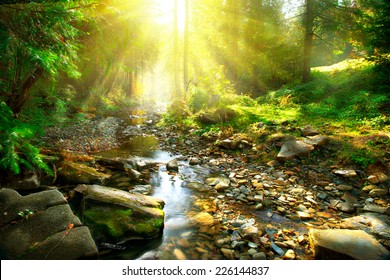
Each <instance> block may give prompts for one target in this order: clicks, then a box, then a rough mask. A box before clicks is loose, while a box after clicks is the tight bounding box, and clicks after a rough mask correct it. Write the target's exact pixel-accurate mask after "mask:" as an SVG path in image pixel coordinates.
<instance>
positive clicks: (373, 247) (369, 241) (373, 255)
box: [309, 229, 390, 260]
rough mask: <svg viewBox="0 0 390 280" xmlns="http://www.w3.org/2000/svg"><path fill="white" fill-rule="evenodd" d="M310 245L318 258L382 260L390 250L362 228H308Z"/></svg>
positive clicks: (389, 255) (389, 253)
mask: <svg viewBox="0 0 390 280" xmlns="http://www.w3.org/2000/svg"><path fill="white" fill-rule="evenodd" d="M309 238H310V245H311V247H312V249H313V251H314V255H315V257H316V258H319V259H343V258H344V259H345V258H347V259H348V258H350V259H356V260H384V259H388V258H389V257H390V252H389V251H388V250H387V249H386V248H385V247H383V246H382V245H381V244H380V243H379V242H378V241H377V240H376V239H375V238H374V237H373V236H372V235H370V234H368V233H366V232H365V231H363V230H349V229H327V230H319V229H310V230H309Z"/></svg>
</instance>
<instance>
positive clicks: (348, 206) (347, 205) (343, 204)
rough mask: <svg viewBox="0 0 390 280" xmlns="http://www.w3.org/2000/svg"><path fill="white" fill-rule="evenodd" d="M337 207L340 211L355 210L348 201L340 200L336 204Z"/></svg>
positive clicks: (351, 211) (348, 211) (349, 211)
mask: <svg viewBox="0 0 390 280" xmlns="http://www.w3.org/2000/svg"><path fill="white" fill-rule="evenodd" d="M337 209H339V210H340V211H342V212H345V213H353V212H355V208H354V207H353V205H352V204H351V203H349V202H340V203H339V204H337Z"/></svg>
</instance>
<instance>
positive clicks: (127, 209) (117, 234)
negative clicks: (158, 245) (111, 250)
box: [75, 185, 165, 243]
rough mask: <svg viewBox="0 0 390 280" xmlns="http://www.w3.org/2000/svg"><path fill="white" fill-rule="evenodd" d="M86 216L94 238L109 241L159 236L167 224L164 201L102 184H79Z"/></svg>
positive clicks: (84, 215)
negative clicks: (165, 221)
mask: <svg viewBox="0 0 390 280" xmlns="http://www.w3.org/2000/svg"><path fill="white" fill-rule="evenodd" d="M75 190H76V192H78V193H81V194H83V205H82V210H83V212H82V213H80V215H82V217H83V219H84V221H85V225H87V226H88V227H89V228H90V230H91V233H92V235H93V237H94V238H95V239H99V240H105V241H109V242H116V243H117V242H124V241H128V240H131V239H149V238H157V237H159V236H160V235H161V233H162V230H163V227H164V211H163V207H164V204H165V203H164V201H162V200H161V199H158V198H153V197H150V196H146V195H142V194H134V193H129V192H126V191H121V190H118V189H114V188H109V187H103V186H99V185H79V186H78V187H77V188H76V189H75Z"/></svg>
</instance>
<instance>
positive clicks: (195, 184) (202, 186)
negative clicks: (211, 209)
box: [183, 182, 212, 192]
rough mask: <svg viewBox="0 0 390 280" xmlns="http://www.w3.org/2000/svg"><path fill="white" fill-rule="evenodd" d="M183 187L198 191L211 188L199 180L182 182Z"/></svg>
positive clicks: (207, 190)
mask: <svg viewBox="0 0 390 280" xmlns="http://www.w3.org/2000/svg"><path fill="white" fill-rule="evenodd" d="M183 187H184V188H189V189H191V190H196V191H198V192H209V191H210V190H212V188H211V187H209V186H207V185H205V184H202V183H199V182H189V183H186V184H184V185H183Z"/></svg>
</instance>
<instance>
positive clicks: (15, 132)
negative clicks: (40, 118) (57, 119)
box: [0, 102, 52, 174]
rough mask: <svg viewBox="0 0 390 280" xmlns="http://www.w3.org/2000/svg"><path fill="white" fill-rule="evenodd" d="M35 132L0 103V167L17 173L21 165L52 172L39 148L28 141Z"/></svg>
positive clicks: (32, 127)
mask: <svg viewBox="0 0 390 280" xmlns="http://www.w3.org/2000/svg"><path fill="white" fill-rule="evenodd" d="M35 133H36V129H35V127H34V126H32V125H29V124H26V123H24V122H23V121H21V120H19V119H15V118H14V117H13V116H12V111H11V109H10V108H9V107H8V106H7V105H6V104H5V103H4V102H2V103H0V169H3V170H7V171H10V172H12V173H14V174H19V173H20V172H21V166H24V167H26V168H28V169H33V168H34V167H38V168H40V169H42V170H44V171H45V172H46V173H48V174H51V173H52V172H51V170H50V168H49V167H48V166H47V165H46V164H45V163H44V162H43V160H42V157H41V155H40V153H39V149H38V148H36V147H34V146H33V145H32V144H31V143H30V141H31V140H32V138H33V137H34V135H35Z"/></svg>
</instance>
